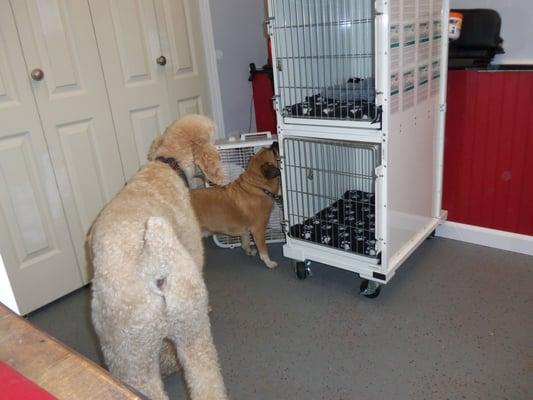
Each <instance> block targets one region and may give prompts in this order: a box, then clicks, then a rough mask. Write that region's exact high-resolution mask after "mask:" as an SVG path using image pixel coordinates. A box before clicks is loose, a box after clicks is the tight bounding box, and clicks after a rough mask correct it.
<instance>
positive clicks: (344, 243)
mask: <svg viewBox="0 0 533 400" xmlns="http://www.w3.org/2000/svg"><path fill="white" fill-rule="evenodd" d="M375 221H376V218H375V202H374V193H369V192H364V191H362V190H348V191H347V192H346V193H344V195H343V197H342V198H341V199H339V200H337V201H336V202H334V203H333V204H331V205H329V206H328V207H326V208H324V209H322V210H320V211H319V212H318V213H316V214H315V215H314V216H312V217H311V218H308V219H306V220H305V221H304V222H303V223H301V224H297V225H293V226H291V228H290V234H291V236H292V237H294V238H299V239H303V240H308V241H311V242H315V243H320V244H323V245H326V246H331V247H335V248H338V249H341V250H345V251H350V252H354V253H358V254H363V255H367V256H371V257H375V256H376V255H377V253H376V226H375V223H376V222H375Z"/></svg>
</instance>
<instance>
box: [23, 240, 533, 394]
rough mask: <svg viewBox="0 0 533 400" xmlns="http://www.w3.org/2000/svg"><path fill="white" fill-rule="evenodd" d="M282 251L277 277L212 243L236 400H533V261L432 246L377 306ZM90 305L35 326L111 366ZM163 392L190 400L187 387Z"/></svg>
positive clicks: (76, 299)
mask: <svg viewBox="0 0 533 400" xmlns="http://www.w3.org/2000/svg"><path fill="white" fill-rule="evenodd" d="M271 253H272V258H273V259H275V260H278V261H281V262H280V266H279V267H278V268H277V269H276V270H267V269H266V268H265V267H264V266H263V265H262V264H261V262H260V261H259V259H258V258H257V257H255V258H249V257H246V256H244V255H243V254H242V252H241V251H240V250H223V249H219V248H216V247H214V246H213V245H212V244H207V265H206V278H207V285H208V289H209V291H210V298H211V305H212V308H213V312H212V314H211V319H212V325H213V335H214V337H215V342H216V346H217V349H218V352H219V356H220V360H221V365H222V369H223V373H224V378H225V382H226V386H227V388H228V392H229V394H230V397H231V398H232V399H234V400H237V399H265V400H266V399H276V400H277V399H287V400H300V399H302V400H303V399H306V400H315V399H328V400H340V399H344V400H354V399H357V400H384V399H390V400H403V399H406V400H407V399H409V400H419V399H420V400H427V399H436V400H441V399H442V400H445V399H454V400H455V399H482V400H492V399H508V400H522V399H523V400H526V399H528V400H529V399H532V398H533V313H532V310H533V257H528V256H524V255H519V254H515V253H508V252H503V251H498V250H493V249H489V248H485V247H480V246H474V245H469V244H464V243H461V242H456V241H452V240H446V239H440V238H437V239H433V240H430V241H427V242H426V243H424V244H423V245H422V246H421V248H419V249H418V250H417V251H416V252H415V254H413V256H412V257H410V258H409V259H408V261H407V262H406V263H405V265H404V266H403V267H402V268H401V269H400V270H399V272H398V273H397V275H396V276H395V277H394V279H393V280H392V282H391V283H390V284H389V285H387V286H386V287H384V288H383V290H382V292H381V295H380V296H379V297H378V298H377V299H374V300H369V299H366V298H363V297H361V296H359V295H358V294H357V291H358V287H359V283H360V279H358V278H357V277H356V276H355V275H353V274H351V273H349V272H346V271H341V270H338V269H335V268H331V267H325V266H321V265H316V266H314V269H313V274H314V275H313V277H311V278H309V279H307V280H305V281H299V280H297V279H296V277H295V275H294V273H293V271H292V270H291V267H290V263H289V261H288V260H285V259H283V258H282V255H281V246H277V245H276V246H271ZM88 299H89V293H88V290H87V289H86V288H85V289H82V290H80V291H78V292H76V293H74V294H72V295H69V296H66V297H65V298H63V299H61V300H59V301H57V302H55V303H53V304H52V305H49V306H47V307H45V308H43V309H41V310H39V311H37V312H34V313H33V314H32V315H31V316H30V319H31V320H32V321H33V322H34V323H35V324H36V325H38V326H41V327H42V328H43V329H45V330H46V331H48V332H49V333H51V334H52V335H54V336H56V337H58V338H59V339H61V340H63V341H64V342H65V343H67V344H68V345H70V346H71V347H73V348H74V349H76V350H78V351H79V352H80V353H82V354H84V355H86V356H87V357H89V358H91V359H93V360H95V361H97V362H101V356H100V355H99V353H98V350H97V346H96V341H95V337H94V334H93V332H92V329H91V326H90V322H89V315H88V301H89V300H88ZM165 384H166V387H167V390H168V391H169V393H170V396H171V398H173V399H182V398H185V390H184V385H183V383H182V380H181V377H180V376H178V375H174V376H171V377H169V378H168V379H167V380H166V382H165Z"/></svg>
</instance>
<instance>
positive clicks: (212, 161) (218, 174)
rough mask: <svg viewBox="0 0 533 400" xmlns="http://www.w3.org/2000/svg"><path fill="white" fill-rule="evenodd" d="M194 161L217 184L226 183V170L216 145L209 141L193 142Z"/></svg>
mask: <svg viewBox="0 0 533 400" xmlns="http://www.w3.org/2000/svg"><path fill="white" fill-rule="evenodd" d="M193 158H194V163H195V164H196V165H198V167H200V169H201V170H202V172H203V173H204V175H205V177H206V178H207V179H208V180H209V181H210V182H212V183H214V184H215V185H223V184H224V170H223V169H222V162H221V160H220V155H219V154H218V151H217V149H216V148H215V146H214V145H213V144H211V143H209V142H202V143H195V144H193Z"/></svg>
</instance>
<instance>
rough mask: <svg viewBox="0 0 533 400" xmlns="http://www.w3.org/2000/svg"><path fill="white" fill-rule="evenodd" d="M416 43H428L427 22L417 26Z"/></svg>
mask: <svg viewBox="0 0 533 400" xmlns="http://www.w3.org/2000/svg"><path fill="white" fill-rule="evenodd" d="M418 41H419V42H420V43H426V42H429V21H425V22H421V23H419V24H418Z"/></svg>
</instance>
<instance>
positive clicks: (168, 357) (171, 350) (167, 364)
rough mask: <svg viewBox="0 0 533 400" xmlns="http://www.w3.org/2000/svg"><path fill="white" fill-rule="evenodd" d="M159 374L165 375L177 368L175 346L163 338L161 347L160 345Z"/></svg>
mask: <svg viewBox="0 0 533 400" xmlns="http://www.w3.org/2000/svg"><path fill="white" fill-rule="evenodd" d="M159 360H160V366H161V375H163V377H166V376H168V375H170V374H173V373H174V372H176V371H178V370H179V363H178V355H177V354H176V348H175V347H174V343H172V342H171V341H170V340H169V339H164V340H163V347H161V353H160V355H159Z"/></svg>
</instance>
